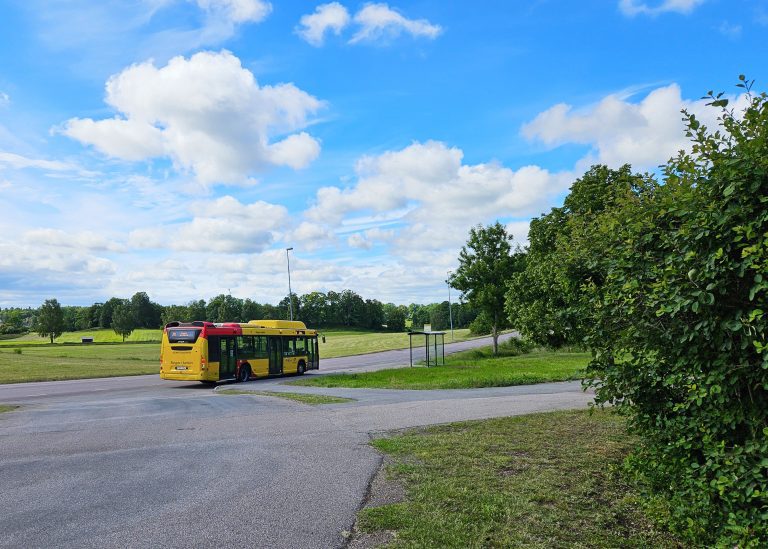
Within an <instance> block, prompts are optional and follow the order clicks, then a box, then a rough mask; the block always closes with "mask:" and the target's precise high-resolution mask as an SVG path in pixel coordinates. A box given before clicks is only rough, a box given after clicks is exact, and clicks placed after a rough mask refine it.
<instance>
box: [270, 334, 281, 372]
mask: <svg viewBox="0 0 768 549" xmlns="http://www.w3.org/2000/svg"><path fill="white" fill-rule="evenodd" d="M267 342H268V344H269V349H268V353H269V374H270V375H273V374H282V373H283V341H282V338H280V337H270V338H268V339H267Z"/></svg>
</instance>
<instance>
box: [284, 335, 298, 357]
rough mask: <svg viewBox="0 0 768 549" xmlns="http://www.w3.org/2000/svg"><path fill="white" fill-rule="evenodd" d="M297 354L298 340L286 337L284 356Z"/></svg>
mask: <svg viewBox="0 0 768 549" xmlns="http://www.w3.org/2000/svg"><path fill="white" fill-rule="evenodd" d="M295 354H296V338H295V337H286V338H284V339H283V356H294V355H295Z"/></svg>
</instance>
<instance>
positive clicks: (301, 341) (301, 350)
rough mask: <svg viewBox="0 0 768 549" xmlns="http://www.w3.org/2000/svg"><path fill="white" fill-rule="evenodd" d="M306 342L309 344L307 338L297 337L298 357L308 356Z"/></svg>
mask: <svg viewBox="0 0 768 549" xmlns="http://www.w3.org/2000/svg"><path fill="white" fill-rule="evenodd" d="M306 342H307V338H305V337H297V338H296V354H297V355H305V354H307V351H306V349H307V346H306Z"/></svg>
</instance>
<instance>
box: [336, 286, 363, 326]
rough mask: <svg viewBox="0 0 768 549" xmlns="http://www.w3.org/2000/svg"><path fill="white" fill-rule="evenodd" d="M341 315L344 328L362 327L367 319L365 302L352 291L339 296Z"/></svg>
mask: <svg viewBox="0 0 768 549" xmlns="http://www.w3.org/2000/svg"><path fill="white" fill-rule="evenodd" d="M339 313H340V320H341V324H342V325H343V326H348V327H362V326H363V319H364V318H365V301H363V298H362V297H360V296H359V295H358V294H356V293H355V292H353V291H352V290H344V291H343V292H341V294H339Z"/></svg>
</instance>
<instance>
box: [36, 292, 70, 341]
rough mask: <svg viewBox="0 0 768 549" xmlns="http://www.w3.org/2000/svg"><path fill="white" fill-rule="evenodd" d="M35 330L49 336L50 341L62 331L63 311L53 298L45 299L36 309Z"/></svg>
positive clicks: (43, 335)
mask: <svg viewBox="0 0 768 549" xmlns="http://www.w3.org/2000/svg"><path fill="white" fill-rule="evenodd" d="M35 331H36V332H37V333H38V334H39V335H40V337H48V338H50V340H51V343H53V340H54V339H56V338H57V337H59V336H60V335H61V334H62V333H63V332H64V312H63V311H62V310H61V305H59V302H58V301H57V300H56V299H55V298H54V299H46V300H45V303H43V304H42V305H41V306H40V308H39V309H38V311H37V320H36V323H35Z"/></svg>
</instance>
